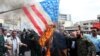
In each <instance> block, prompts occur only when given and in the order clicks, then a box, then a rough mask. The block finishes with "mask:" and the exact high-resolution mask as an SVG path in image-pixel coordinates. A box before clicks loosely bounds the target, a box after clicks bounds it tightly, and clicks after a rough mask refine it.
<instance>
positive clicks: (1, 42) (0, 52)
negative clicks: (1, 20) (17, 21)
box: [0, 28, 11, 56]
mask: <svg viewBox="0 0 100 56" xmlns="http://www.w3.org/2000/svg"><path fill="white" fill-rule="evenodd" d="M3 32H4V29H3V28H0V56H4V54H5V53H6V51H7V49H11V47H10V46H8V45H7V44H5V38H4V34H3Z"/></svg>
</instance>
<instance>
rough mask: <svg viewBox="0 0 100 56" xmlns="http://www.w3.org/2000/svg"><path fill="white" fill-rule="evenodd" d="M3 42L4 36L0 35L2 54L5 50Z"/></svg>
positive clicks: (0, 51)
mask: <svg viewBox="0 0 100 56" xmlns="http://www.w3.org/2000/svg"><path fill="white" fill-rule="evenodd" d="M4 44H5V41H4V37H3V35H0V54H4V53H5V52H6V48H5V47H4Z"/></svg>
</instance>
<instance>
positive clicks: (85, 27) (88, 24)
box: [74, 20, 98, 32]
mask: <svg viewBox="0 0 100 56" xmlns="http://www.w3.org/2000/svg"><path fill="white" fill-rule="evenodd" d="M95 22H98V20H87V21H80V22H77V23H75V24H74V25H75V26H80V27H81V30H82V31H83V32H90V31H91V28H92V27H93V24H94V23H95Z"/></svg>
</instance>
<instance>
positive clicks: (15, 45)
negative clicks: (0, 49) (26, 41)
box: [12, 38, 18, 51]
mask: <svg viewBox="0 0 100 56" xmlns="http://www.w3.org/2000/svg"><path fill="white" fill-rule="evenodd" d="M12 44H13V51H16V50H17V48H18V42H17V39H16V38H15V39H13V40H12Z"/></svg>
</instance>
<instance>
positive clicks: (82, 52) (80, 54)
mask: <svg viewBox="0 0 100 56" xmlns="http://www.w3.org/2000/svg"><path fill="white" fill-rule="evenodd" d="M77 56H96V49H95V47H94V45H93V43H92V42H91V41H89V40H87V39H85V38H84V37H83V34H82V32H81V31H79V30H78V31H77Z"/></svg>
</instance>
